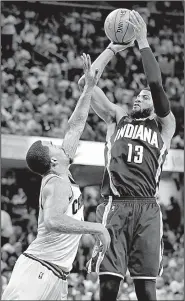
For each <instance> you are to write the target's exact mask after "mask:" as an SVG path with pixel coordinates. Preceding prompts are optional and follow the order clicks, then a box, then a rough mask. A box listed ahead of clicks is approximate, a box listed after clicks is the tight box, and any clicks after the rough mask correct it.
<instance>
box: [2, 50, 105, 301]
mask: <svg viewBox="0 0 185 301" xmlns="http://www.w3.org/2000/svg"><path fill="white" fill-rule="evenodd" d="M83 64H84V72H85V87H84V90H83V93H82V95H81V97H80V99H79V101H78V103H77V106H76V108H75V110H74V112H73V114H72V116H71V118H70V119H69V122H68V130H67V133H66V135H65V138H64V140H63V144H62V147H57V146H55V145H53V144H52V143H51V142H41V141H37V142H35V143H33V144H32V146H31V147H30V149H29V150H28V152H27V156H26V161H27V164H28V166H29V168H30V169H31V170H32V171H33V172H35V173H38V174H40V175H41V176H42V184H41V190H40V199H39V205H40V210H39V219H38V235H37V237H36V239H35V240H34V241H33V242H32V243H31V245H30V246H29V247H28V249H27V250H26V252H25V253H24V254H23V255H21V256H20V257H19V259H18V260H17V262H16V264H15V267H14V270H13V273H12V276H11V279H10V282H9V284H8V286H7V288H6V289H5V291H4V294H3V296H2V300H67V281H66V279H67V275H68V274H69V272H70V270H71V268H72V264H73V261H74V259H75V256H76V253H77V249H78V245H79V240H80V238H81V235H82V234H85V233H91V234H95V235H97V236H98V238H99V239H100V240H101V242H102V244H103V247H104V252H105V251H106V250H107V248H108V247H109V244H110V236H109V233H108V231H107V229H106V228H105V227H104V226H103V225H102V224H100V223H99V224H98V223H90V222H84V221H83V204H82V201H81V193H80V190H79V187H78V186H77V185H75V183H74V182H73V180H72V179H70V178H69V177H68V174H69V170H68V167H69V164H70V160H71V159H73V158H74V155H75V152H76V149H77V146H78V143H79V139H80V136H81V134H82V132H83V129H84V126H85V122H86V119H87V116H88V111H89V107H90V102H91V96H92V91H93V88H94V86H95V84H96V83H97V71H96V72H95V73H93V72H92V71H91V61H90V57H89V56H87V57H86V55H85V54H84V55H83Z"/></svg>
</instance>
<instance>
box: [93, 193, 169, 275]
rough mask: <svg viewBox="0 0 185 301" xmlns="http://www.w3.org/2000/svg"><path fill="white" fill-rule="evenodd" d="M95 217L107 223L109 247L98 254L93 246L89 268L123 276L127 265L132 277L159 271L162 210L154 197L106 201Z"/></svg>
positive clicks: (160, 267) (160, 265)
mask: <svg viewBox="0 0 185 301" xmlns="http://www.w3.org/2000/svg"><path fill="white" fill-rule="evenodd" d="M96 220H97V222H99V223H104V224H106V227H107V229H108V230H109V233H110V236H111V245H110V248H109V249H108V250H107V252H106V253H105V256H104V257H103V256H101V252H96V250H97V248H95V250H94V252H93V255H92V260H91V261H90V265H89V269H88V271H89V272H90V271H92V272H93V271H96V272H98V273H99V275H103V274H112V275H115V276H120V277H121V278H123V277H124V276H125V274H126V271H127V268H128V270H129V272H130V276H131V277H132V278H134V279H142V278H143V279H155V278H156V277H157V276H158V275H161V273H162V252H163V246H162V234H163V232H162V229H163V226H162V214H161V210H160V206H159V205H158V203H157V202H156V200H155V199H152V198H149V199H148V198H147V199H140V198H137V199H130V200H127V199H125V200H113V201H111V198H110V200H109V202H107V201H105V202H103V203H102V204H100V205H99V206H98V207H97V211H96Z"/></svg>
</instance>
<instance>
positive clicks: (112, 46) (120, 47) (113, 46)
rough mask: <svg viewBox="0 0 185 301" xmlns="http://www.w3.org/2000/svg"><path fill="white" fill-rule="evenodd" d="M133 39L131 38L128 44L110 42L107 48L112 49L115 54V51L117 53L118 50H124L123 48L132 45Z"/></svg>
mask: <svg viewBox="0 0 185 301" xmlns="http://www.w3.org/2000/svg"><path fill="white" fill-rule="evenodd" d="M134 41H135V39H133V40H132V41H131V42H130V43H129V44H127V45H123V44H115V43H113V42H111V43H110V44H109V45H108V47H107V49H112V51H113V52H114V53H115V54H116V53H118V52H120V51H124V50H125V49H127V48H128V47H132V46H134Z"/></svg>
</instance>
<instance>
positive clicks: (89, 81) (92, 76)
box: [81, 53, 98, 88]
mask: <svg viewBox="0 0 185 301" xmlns="http://www.w3.org/2000/svg"><path fill="white" fill-rule="evenodd" d="M81 58H82V60H83V70H84V79H85V85H86V86H88V87H89V88H93V87H94V86H96V84H97V82H98V69H96V70H95V72H93V71H92V68H91V58H90V55H89V54H87V55H86V54H85V53H83V55H82V56H81Z"/></svg>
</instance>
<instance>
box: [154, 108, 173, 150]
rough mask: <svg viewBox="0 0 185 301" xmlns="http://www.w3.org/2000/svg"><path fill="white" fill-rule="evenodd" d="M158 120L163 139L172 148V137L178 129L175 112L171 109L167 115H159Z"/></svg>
mask: <svg viewBox="0 0 185 301" xmlns="http://www.w3.org/2000/svg"><path fill="white" fill-rule="evenodd" d="M157 120H158V122H159V123H160V125H161V136H162V138H163V141H164V143H165V145H166V147H167V149H169V148H170V144H171V139H172V137H173V135H174V133H175V129H176V120H175V117H174V115H173V113H172V112H171V111H170V113H169V114H168V115H167V116H165V117H159V116H158V117H157Z"/></svg>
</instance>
